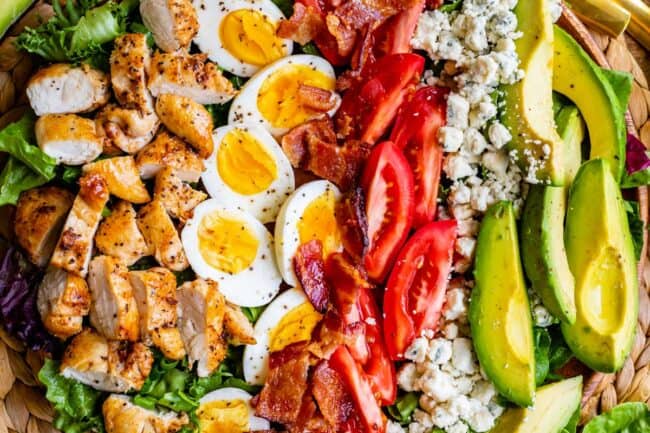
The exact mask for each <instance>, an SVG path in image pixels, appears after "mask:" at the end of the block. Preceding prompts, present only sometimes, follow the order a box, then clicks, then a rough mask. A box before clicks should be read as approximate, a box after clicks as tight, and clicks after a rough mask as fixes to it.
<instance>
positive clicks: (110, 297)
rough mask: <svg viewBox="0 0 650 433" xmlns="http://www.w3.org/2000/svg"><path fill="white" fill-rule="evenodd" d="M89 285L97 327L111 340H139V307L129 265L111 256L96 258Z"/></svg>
mask: <svg viewBox="0 0 650 433" xmlns="http://www.w3.org/2000/svg"><path fill="white" fill-rule="evenodd" d="M88 286H89V287H90V295H91V297H92V304H91V306H90V323H91V324H92V325H93V326H94V327H95V329H97V331H98V332H99V333H100V334H102V335H103V336H104V337H106V338H109V339H111V340H128V341H138V337H139V324H138V320H139V315H138V306H137V304H136V302H135V296H134V295H133V287H131V282H130V281H129V271H128V269H127V267H126V265H124V264H123V263H121V262H120V261H119V260H118V259H116V258H115V257H111V256H97V257H95V258H93V260H92V261H91V262H90V273H89V275H88Z"/></svg>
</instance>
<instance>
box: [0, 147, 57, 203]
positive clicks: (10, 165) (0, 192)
mask: <svg viewBox="0 0 650 433" xmlns="http://www.w3.org/2000/svg"><path fill="white" fill-rule="evenodd" d="M46 182H47V179H46V178H44V177H43V176H41V175H39V174H37V173H34V172H33V171H32V170H30V168H29V167H27V166H26V165H25V164H23V163H22V162H20V161H18V160H17V159H16V158H14V157H9V158H8V159H7V162H6V163H5V166H4V168H3V169H2V172H0V206H3V205H6V204H14V205H15V204H16V203H17V202H18V198H19V197H20V193H22V192H23V191H27V190H28V189H32V188H36V187H37V186H41V185H43V184H44V183H46Z"/></svg>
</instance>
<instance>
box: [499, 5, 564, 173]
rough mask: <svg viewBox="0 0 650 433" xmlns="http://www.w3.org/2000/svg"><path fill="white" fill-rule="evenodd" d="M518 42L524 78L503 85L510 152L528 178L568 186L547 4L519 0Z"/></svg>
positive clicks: (550, 24) (551, 24)
mask: <svg viewBox="0 0 650 433" xmlns="http://www.w3.org/2000/svg"><path fill="white" fill-rule="evenodd" d="M515 14H516V15H517V19H518V20H519V27H518V29H519V30H520V31H521V32H522V33H523V36H522V37H521V38H519V39H517V40H516V41H515V45H516V49H517V54H518V55H519V59H520V62H521V63H520V66H521V68H522V69H523V70H524V72H525V74H526V75H525V76H524V78H523V79H522V80H520V81H519V82H517V83H515V84H510V85H506V86H503V94H504V99H503V100H504V102H505V109H504V113H503V115H502V118H501V121H502V122H503V124H504V125H506V126H507V127H508V128H509V129H510V133H511V134H512V137H513V138H512V140H511V141H510V143H509V145H508V146H509V149H510V150H513V151H515V157H516V160H517V164H518V165H519V166H520V167H521V169H522V170H523V171H524V172H525V174H526V178H527V180H531V181H532V180H533V179H535V180H537V181H538V183H543V184H552V185H556V186H563V185H565V184H566V173H565V170H564V167H565V165H564V157H563V143H562V139H561V138H560V136H559V135H558V133H557V132H556V130H555V122H554V120H553V69H552V62H553V23H552V20H551V16H550V11H549V9H548V6H547V4H546V1H545V0H527V1H520V2H518V3H517V6H516V7H515Z"/></svg>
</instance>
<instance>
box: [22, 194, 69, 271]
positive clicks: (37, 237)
mask: <svg viewBox="0 0 650 433" xmlns="http://www.w3.org/2000/svg"><path fill="white" fill-rule="evenodd" d="M73 200H74V195H73V194H72V193H71V192H70V191H66V190H65V189H63V188H59V187H56V186H44V187H41V188H34V189H30V190H27V191H25V192H23V193H22V194H21V195H20V198H19V199H18V204H17V206H16V216H15V219H14V230H15V231H16V241H18V244H19V245H20V246H21V247H22V248H23V249H24V250H25V252H26V253H27V257H28V258H29V260H30V261H31V262H32V263H34V264H35V265H37V266H40V267H43V266H45V265H46V264H47V262H48V261H49V260H50V257H51V256H52V251H54V247H55V246H56V241H57V239H58V237H59V234H60V233H61V228H62V227H63V223H64V222H65V217H66V215H67V214H68V211H69V210H70V208H71V207H72V201H73Z"/></svg>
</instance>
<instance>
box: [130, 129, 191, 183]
mask: <svg viewBox="0 0 650 433" xmlns="http://www.w3.org/2000/svg"><path fill="white" fill-rule="evenodd" d="M135 163H136V165H137V166H138V169H139V170H140V176H141V177H142V178H143V179H151V178H152V177H154V176H156V174H158V172H159V171H160V170H162V169H163V167H171V168H172V169H174V173H175V174H176V176H178V177H180V178H181V179H182V180H184V181H185V182H198V181H199V179H200V178H201V173H203V169H204V167H203V161H201V158H199V157H198V155H197V154H196V153H194V152H193V151H192V149H191V148H190V147H189V146H188V145H187V144H185V143H184V142H183V140H181V139H180V138H178V137H176V136H174V135H171V134H169V133H168V132H167V131H164V130H163V131H162V132H160V134H158V136H157V137H156V139H155V140H154V141H153V142H152V143H151V144H149V145H148V146H147V147H145V148H144V149H142V150H141V151H140V152H139V153H138V154H137V155H136V157H135Z"/></svg>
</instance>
